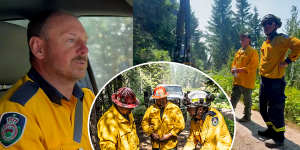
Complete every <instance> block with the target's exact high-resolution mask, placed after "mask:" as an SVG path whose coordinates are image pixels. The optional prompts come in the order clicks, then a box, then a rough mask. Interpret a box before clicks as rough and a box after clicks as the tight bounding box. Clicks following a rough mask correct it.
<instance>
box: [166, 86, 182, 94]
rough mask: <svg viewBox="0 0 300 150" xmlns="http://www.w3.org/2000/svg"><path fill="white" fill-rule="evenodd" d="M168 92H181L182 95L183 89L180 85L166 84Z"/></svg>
mask: <svg viewBox="0 0 300 150" xmlns="http://www.w3.org/2000/svg"><path fill="white" fill-rule="evenodd" d="M165 88H166V90H167V92H168V94H180V95H182V89H181V87H180V86H165Z"/></svg>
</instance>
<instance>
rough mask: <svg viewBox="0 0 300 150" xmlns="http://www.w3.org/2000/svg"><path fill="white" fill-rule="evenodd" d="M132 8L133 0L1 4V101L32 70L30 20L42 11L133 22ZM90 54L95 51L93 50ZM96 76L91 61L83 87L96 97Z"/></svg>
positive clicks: (10, 1)
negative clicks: (92, 92) (6, 92)
mask: <svg viewBox="0 0 300 150" xmlns="http://www.w3.org/2000/svg"><path fill="white" fill-rule="evenodd" d="M132 5H133V0H85V1H81V0H27V1H22V0H1V1H0V33H2V34H1V36H0V57H1V58H0V70H1V71H0V72H1V73H0V97H1V96H2V95H3V93H5V91H6V90H7V89H9V88H10V87H11V85H13V84H14V83H15V82H16V81H17V80H18V79H20V78H21V77H22V76H24V75H25V74H26V73H27V72H28V71H29V69H30V64H29V49H28V46H27V39H26V26H27V23H28V22H29V21H28V19H30V18H31V17H33V16H34V15H36V14H38V13H40V12H42V11H45V10H51V9H55V10H63V11H66V12H70V13H72V14H74V15H76V16H78V17H79V18H81V17H121V18H126V17H127V18H131V20H132V13H133V10H132ZM129 44H130V43H129ZM131 45H132V44H131ZM89 51H93V49H91V48H89ZM126 67H128V66H126ZM94 74H95V73H94V72H93V69H92V67H91V62H90V60H89V66H88V73H87V76H86V78H85V79H83V80H81V81H80V82H79V85H80V86H82V87H88V88H90V89H92V90H93V91H94V93H95V94H96V93H97V92H98V88H100V85H98V87H97V83H96V82H97V81H96V80H97V79H96V78H95V75H94Z"/></svg>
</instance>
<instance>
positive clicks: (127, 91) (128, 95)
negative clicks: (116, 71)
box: [111, 87, 140, 108]
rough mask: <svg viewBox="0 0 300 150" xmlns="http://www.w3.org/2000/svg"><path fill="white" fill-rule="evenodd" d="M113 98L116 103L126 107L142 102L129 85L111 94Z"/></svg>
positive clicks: (132, 106)
mask: <svg viewBox="0 0 300 150" xmlns="http://www.w3.org/2000/svg"><path fill="white" fill-rule="evenodd" d="M111 99H112V101H113V102H114V103H115V104H116V105H118V106H120V107H124V108H135V107H136V106H138V105H139V103H140V102H139V100H138V99H137V98H136V96H135V94H134V92H133V91H132V89H131V88H128V87H123V88H120V89H119V90H118V91H117V93H114V94H112V95H111Z"/></svg>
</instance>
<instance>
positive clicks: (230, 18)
mask: <svg viewBox="0 0 300 150" xmlns="http://www.w3.org/2000/svg"><path fill="white" fill-rule="evenodd" d="M184 1H185V0H180V2H184ZM231 4H232V0H213V4H212V12H211V16H210V20H209V22H208V24H209V25H208V26H207V31H208V32H205V31H201V30H199V29H198V28H197V27H198V25H199V22H198V20H197V18H196V17H195V14H194V12H191V15H190V20H189V23H190V34H191V38H190V61H191V63H190V65H191V66H193V67H195V68H197V69H199V70H201V71H203V72H205V73H207V74H208V75H210V76H211V77H212V78H213V79H215V80H216V81H217V82H218V83H219V84H220V85H221V86H222V87H223V89H224V90H225V91H226V93H227V94H228V95H230V94H231V89H232V80H233V76H232V75H231V73H230V68H231V63H232V60H233V57H234V54H235V52H236V51H237V50H238V49H239V48H240V42H239V33H242V32H248V33H250V35H251V38H252V46H253V47H254V48H255V49H257V50H258V53H260V46H261V45H262V43H263V41H264V40H265V38H266V37H265V35H264V33H263V30H262V27H261V26H260V21H261V18H260V16H261V15H265V14H259V13H258V10H257V8H256V6H251V4H250V3H249V2H248V0H236V3H235V4H236V11H233V9H232V6H231ZM179 6H180V5H179V1H177V0H156V1H144V0H135V1H134V17H133V19H134V20H133V38H134V39H133V64H134V65H136V64H140V63H144V62H148V61H176V59H178V58H176V56H175V54H176V38H177V37H176V26H178V21H177V18H178V17H177V16H178V14H179V13H178V12H179ZM298 9H299V6H293V5H292V6H290V17H289V18H288V19H287V20H286V22H285V26H283V27H281V28H283V29H282V31H283V33H284V34H287V35H289V36H294V37H297V38H300V20H299V13H298ZM279 17H280V16H279ZM282 21H284V20H282ZM185 30H186V29H185ZM184 32H187V31H184ZM299 66H300V59H298V60H297V61H296V62H294V63H292V64H291V65H289V66H288V68H287V69H286V75H285V80H286V82H287V87H286V91H285V95H286V96H287V99H286V106H285V107H286V108H285V116H286V120H287V121H291V122H294V123H295V124H297V125H298V126H300V67H299ZM259 81H260V76H259V74H257V80H256V84H255V89H254V91H253V93H252V97H253V107H252V109H254V110H257V109H258V94H259Z"/></svg>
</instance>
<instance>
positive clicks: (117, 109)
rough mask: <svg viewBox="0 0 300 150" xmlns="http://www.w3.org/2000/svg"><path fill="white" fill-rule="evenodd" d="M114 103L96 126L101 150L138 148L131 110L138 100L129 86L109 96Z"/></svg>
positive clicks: (131, 149)
mask: <svg viewBox="0 0 300 150" xmlns="http://www.w3.org/2000/svg"><path fill="white" fill-rule="evenodd" d="M111 99H112V101H113V102H114V104H113V105H112V106H111V107H110V108H109V109H108V111H107V112H105V113H104V114H103V116H102V117H101V118H100V120H99V122H98V124H97V128H98V137H99V139H100V142H99V145H100V148H101V149H103V150H133V149H134V150H136V149H139V138H138V136H137V133H136V127H135V123H134V118H133V115H132V112H131V111H132V110H133V108H134V107H136V106H138V104H139V100H138V99H137V98H136V96H135V94H134V93H133V91H132V90H131V89H130V88H127V87H123V88H120V89H119V90H118V92H117V93H114V94H112V96H111Z"/></svg>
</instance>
